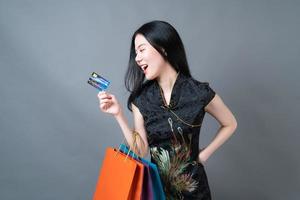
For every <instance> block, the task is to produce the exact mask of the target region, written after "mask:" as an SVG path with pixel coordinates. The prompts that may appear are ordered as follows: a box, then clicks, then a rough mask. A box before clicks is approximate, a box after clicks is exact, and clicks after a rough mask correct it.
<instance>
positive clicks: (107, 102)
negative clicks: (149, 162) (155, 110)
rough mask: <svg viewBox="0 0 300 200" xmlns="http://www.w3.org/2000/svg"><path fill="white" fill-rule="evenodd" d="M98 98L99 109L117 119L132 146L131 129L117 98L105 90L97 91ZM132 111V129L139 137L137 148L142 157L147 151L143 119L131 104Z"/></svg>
mask: <svg viewBox="0 0 300 200" xmlns="http://www.w3.org/2000/svg"><path fill="white" fill-rule="evenodd" d="M98 98H99V101H100V106H99V107H100V110H101V111H103V112H105V113H110V114H112V115H113V116H114V117H115V119H116V120H117V122H118V124H119V125H120V127H121V130H122V132H123V134H124V137H125V139H126V141H127V143H128V144H129V145H130V146H131V147H133V141H134V139H133V129H132V128H130V126H129V124H128V121H127V119H126V117H125V116H124V114H123V111H122V109H121V106H120V105H119V103H118V101H117V99H116V98H115V96H114V95H112V94H108V93H106V92H99V94H98ZM132 112H133V117H134V124H135V126H134V130H135V131H136V132H138V134H139V136H140V137H137V140H136V142H137V150H138V152H139V155H140V156H142V157H144V156H146V155H147V153H148V141H147V137H146V131H145V127H144V119H143V117H142V115H141V113H140V111H139V109H138V108H137V107H136V106H135V105H133V104H132Z"/></svg>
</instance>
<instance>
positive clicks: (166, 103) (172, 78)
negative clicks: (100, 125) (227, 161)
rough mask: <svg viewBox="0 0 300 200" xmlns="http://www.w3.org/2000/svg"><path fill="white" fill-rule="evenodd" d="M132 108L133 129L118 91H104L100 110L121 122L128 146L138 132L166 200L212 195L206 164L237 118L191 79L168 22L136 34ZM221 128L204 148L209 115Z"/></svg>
mask: <svg viewBox="0 0 300 200" xmlns="http://www.w3.org/2000/svg"><path fill="white" fill-rule="evenodd" d="M125 85H126V88H127V89H128V90H129V91H130V92H131V94H130V96H129V98H128V102H127V106H128V108H129V109H130V110H131V111H132V112H133V117H134V129H132V128H130V126H129V125H128V122H127V120H126V118H125V116H124V115H123V111H122V108H121V106H120V105H119V103H118V101H117V99H116V98H115V96H114V95H112V94H109V93H107V92H100V93H99V94H98V98H99V101H100V109H101V111H103V112H105V113H110V114H112V115H113V116H114V117H115V118H116V120H117V121H118V123H119V125H120V127H121V129H122V131H123V134H124V136H125V138H126V140H127V142H128V144H129V145H131V146H133V133H135V135H136V134H138V136H139V138H140V140H137V147H138V148H137V149H138V153H139V154H140V155H142V156H145V155H147V153H148V151H150V155H151V161H152V162H154V163H156V164H157V166H158V169H159V172H160V175H161V179H162V183H163V185H164V190H165V194H166V198H167V199H172V200H174V199H211V193H210V189H209V185H208V181H207V177H206V173H205V170H204V166H203V164H204V163H205V162H206V160H207V159H208V158H209V157H210V156H211V155H212V154H213V153H214V152H215V151H216V150H217V149H218V148H219V147H220V146H221V145H222V144H223V143H224V142H225V141H226V140H227V139H228V138H229V137H230V136H231V135H232V134H233V132H234V131H235V129H236V127H237V122H236V120H235V118H234V116H233V114H232V113H231V111H230V110H229V109H228V107H227V106H226V105H225V104H224V103H223V101H222V100H221V98H220V97H219V96H218V95H217V94H216V93H215V91H214V90H213V89H212V88H211V87H210V86H209V84H208V83H207V82H200V81H197V80H195V79H193V78H192V76H191V74H190V70H189V67H188V63H187V59H186V55H185V50H184V46H183V44H182V41H181V39H180V37H179V35H178V33H177V31H176V30H175V29H174V28H173V27H172V26H171V25H170V24H169V23H167V22H163V21H152V22H149V23H146V24H144V25H142V26H141V27H140V28H139V29H138V30H137V31H136V32H135V33H134V34H133V36H132V41H131V50H130V59H129V65H128V69H127V73H126V76H125ZM206 112H207V113H209V114H210V115H212V116H213V117H214V118H215V119H216V120H217V121H218V122H219V123H220V128H219V130H218V133H217V135H216V137H215V138H214V139H213V140H212V141H211V143H210V144H209V145H208V146H207V147H206V148H204V149H202V150H201V151H200V150H199V135H200V128H201V123H202V121H203V118H204V115H205V113H206Z"/></svg>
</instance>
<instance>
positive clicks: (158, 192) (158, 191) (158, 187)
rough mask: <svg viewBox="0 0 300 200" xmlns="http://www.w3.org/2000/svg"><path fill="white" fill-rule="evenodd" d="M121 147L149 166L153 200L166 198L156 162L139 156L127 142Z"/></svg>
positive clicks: (123, 150)
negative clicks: (131, 149)
mask: <svg viewBox="0 0 300 200" xmlns="http://www.w3.org/2000/svg"><path fill="white" fill-rule="evenodd" d="M119 149H120V150H121V151H122V152H124V153H125V154H127V153H128V152H129V155H130V156H131V157H133V158H135V159H138V160H140V161H141V162H142V163H143V164H144V165H145V166H148V169H149V171H150V175H151V182H152V192H153V195H152V196H153V200H165V199H166V197H165V193H164V190H163V186H162V183H161V179H160V175H159V172H158V169H157V166H156V164H154V163H152V162H151V161H148V160H146V159H144V158H141V157H139V156H138V155H136V154H135V153H134V152H132V151H130V150H129V148H128V147H127V146H126V145H125V144H121V145H120V147H119Z"/></svg>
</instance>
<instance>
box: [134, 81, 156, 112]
mask: <svg viewBox="0 0 300 200" xmlns="http://www.w3.org/2000/svg"><path fill="white" fill-rule="evenodd" d="M153 87H154V81H146V82H144V83H143V85H142V86H141V88H140V89H139V90H138V91H137V92H136V93H135V95H133V94H132V95H133V98H132V103H133V104H134V105H135V106H136V107H138V108H139V109H140V111H142V110H143V107H144V104H145V102H146V99H149V95H150V96H151V93H152V91H153Z"/></svg>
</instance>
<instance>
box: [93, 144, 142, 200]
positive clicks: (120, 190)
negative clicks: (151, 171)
mask: <svg viewBox="0 0 300 200" xmlns="http://www.w3.org/2000/svg"><path fill="white" fill-rule="evenodd" d="M143 177H144V165H143V164H141V163H140V162H138V161H136V160H134V159H133V158H132V157H130V156H128V155H126V154H124V153H122V152H120V151H119V150H116V149H113V148H111V147H109V148H107V149H106V153H105V157H104V160H103V163H102V167H101V170H100V174H99V178H98V182H97V185H96V190H95V193H94V197H93V200H140V199H141V196H142V187H143V186H142V184H143Z"/></svg>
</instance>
